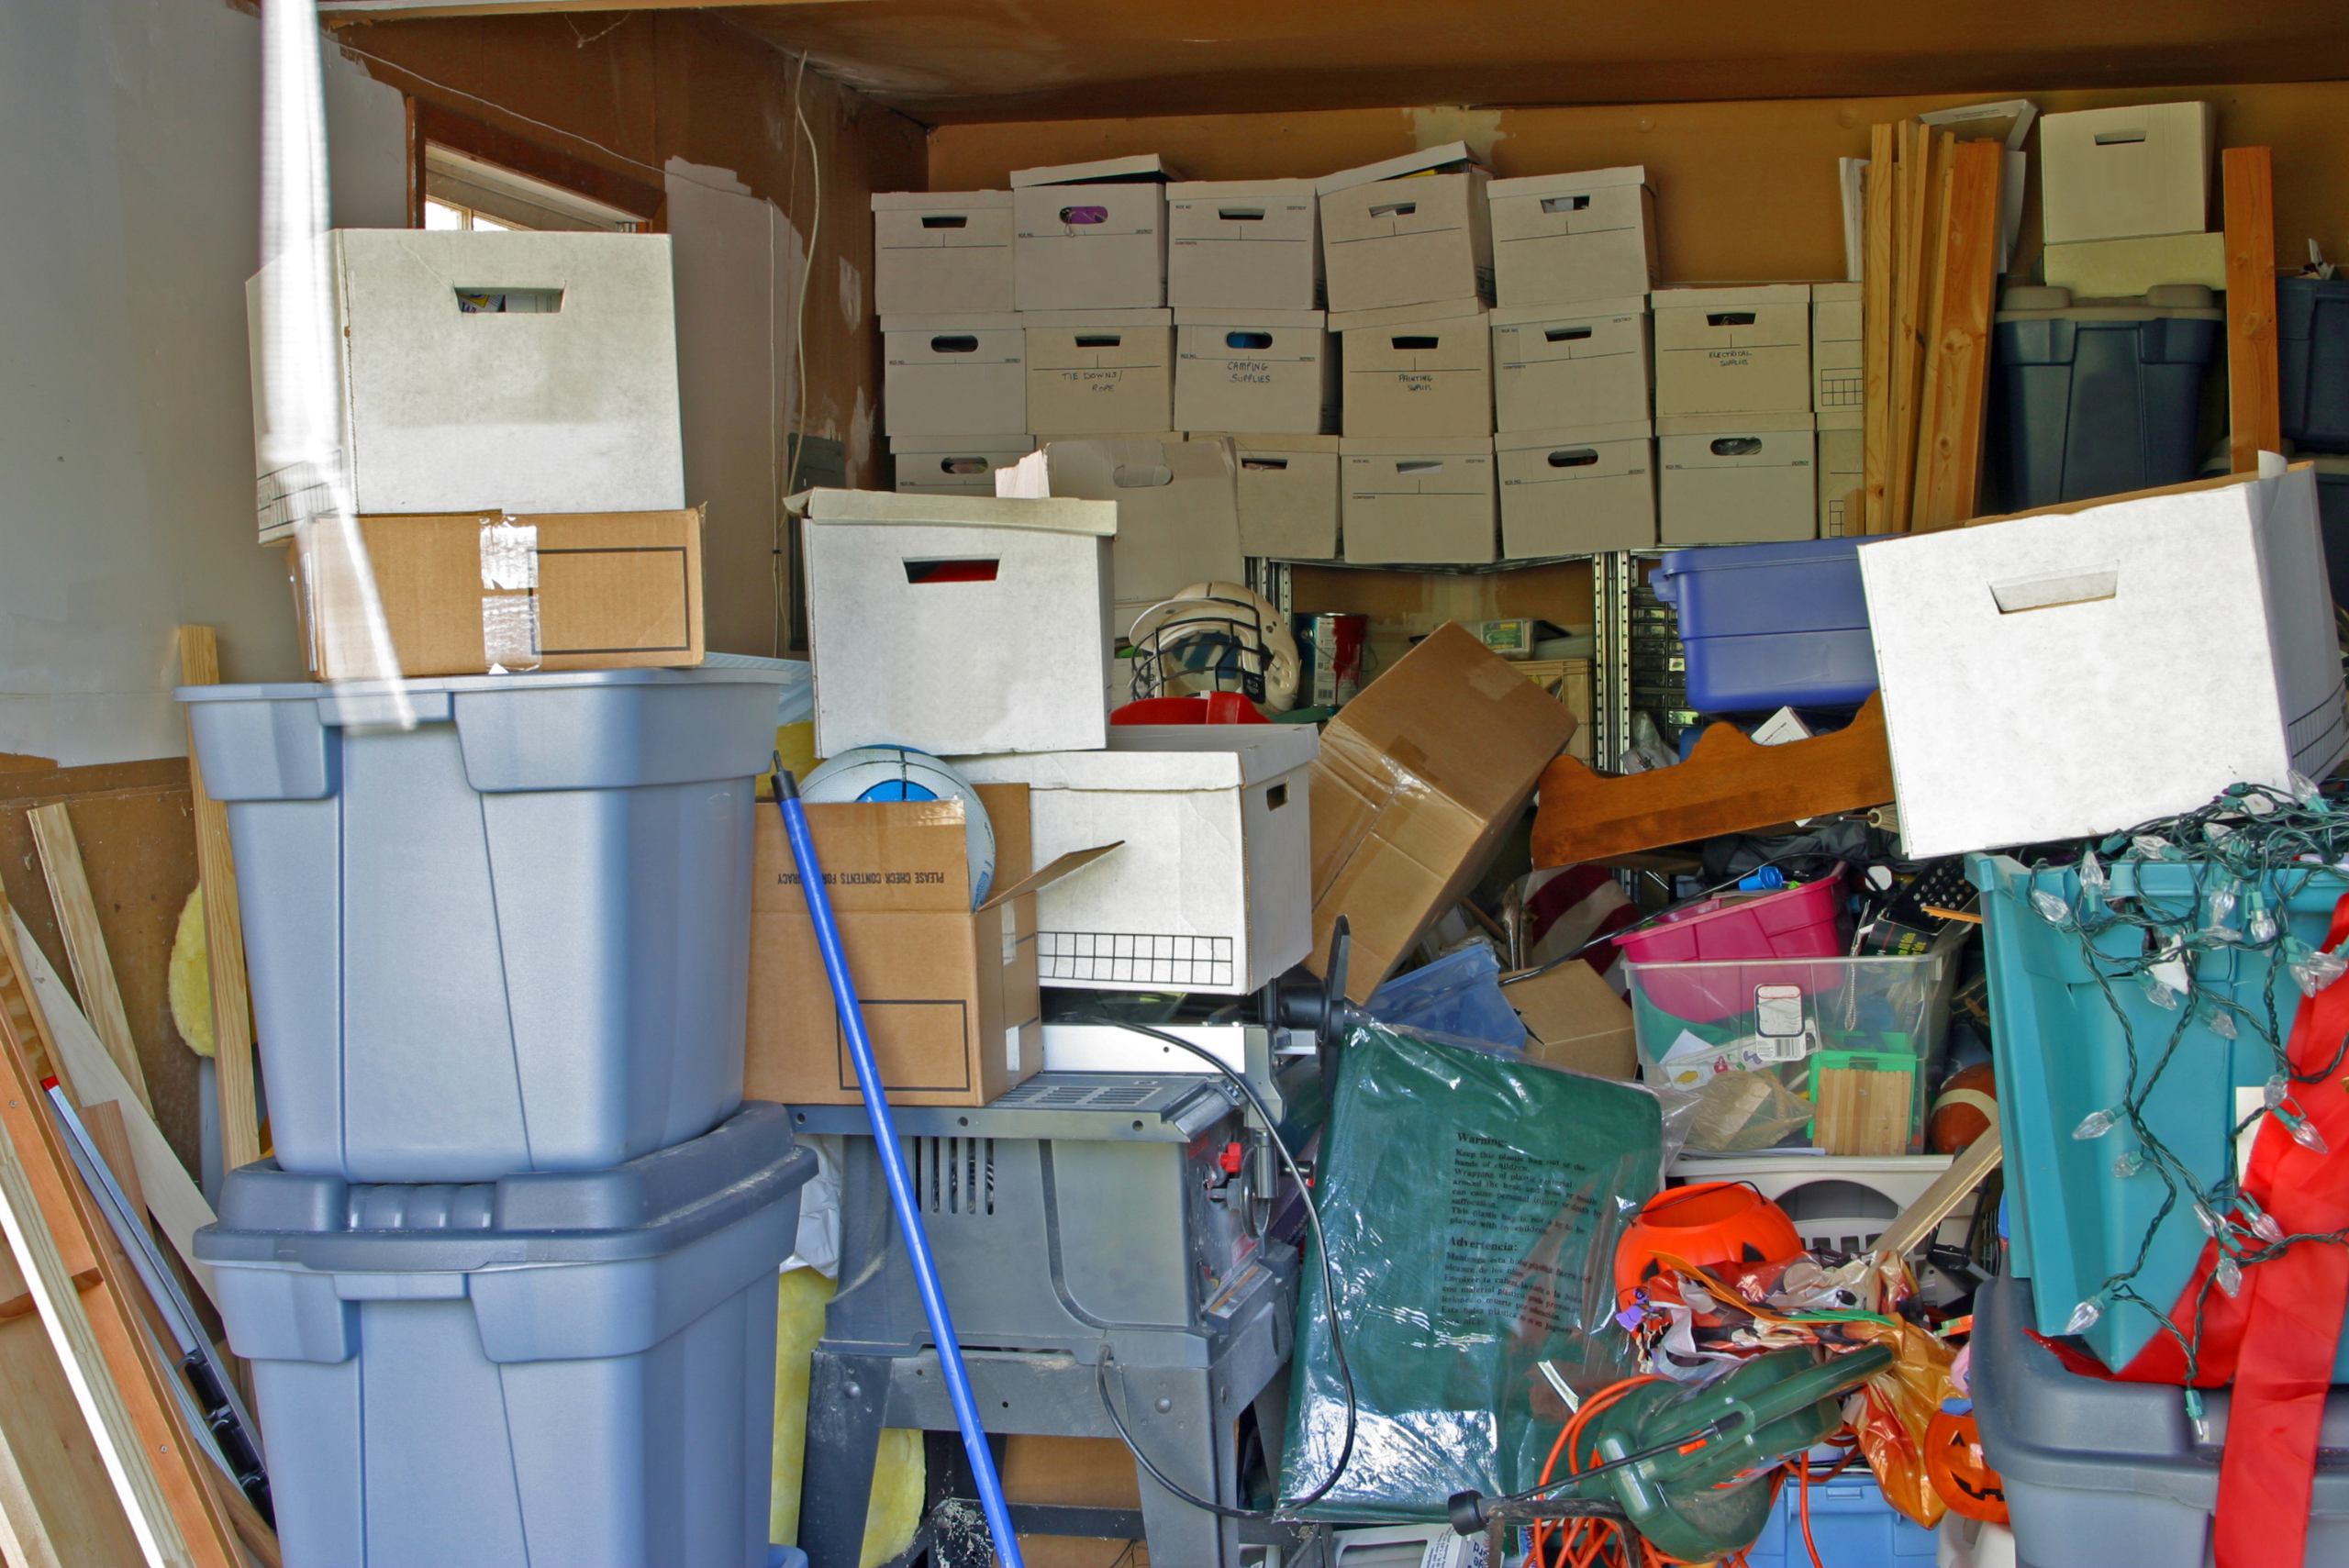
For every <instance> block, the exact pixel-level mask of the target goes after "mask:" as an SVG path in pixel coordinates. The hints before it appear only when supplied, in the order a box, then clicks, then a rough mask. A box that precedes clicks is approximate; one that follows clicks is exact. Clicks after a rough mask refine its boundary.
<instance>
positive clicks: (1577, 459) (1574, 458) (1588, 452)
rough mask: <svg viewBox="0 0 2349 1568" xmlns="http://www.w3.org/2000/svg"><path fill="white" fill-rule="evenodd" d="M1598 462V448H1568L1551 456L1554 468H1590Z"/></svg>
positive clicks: (1551, 463) (1551, 464)
mask: <svg viewBox="0 0 2349 1568" xmlns="http://www.w3.org/2000/svg"><path fill="white" fill-rule="evenodd" d="M1594 462H1598V448H1596V447H1568V448H1566V449H1564V450H1562V451H1554V452H1552V453H1551V454H1550V466H1551V467H1552V468H1588V467H1589V466H1590V465H1591V464H1592V463H1594Z"/></svg>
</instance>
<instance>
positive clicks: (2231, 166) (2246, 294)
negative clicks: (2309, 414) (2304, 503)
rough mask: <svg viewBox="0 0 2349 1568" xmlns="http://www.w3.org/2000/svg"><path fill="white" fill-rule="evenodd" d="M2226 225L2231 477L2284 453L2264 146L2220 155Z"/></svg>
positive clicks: (2271, 178) (2272, 225) (2270, 184)
mask: <svg viewBox="0 0 2349 1568" xmlns="http://www.w3.org/2000/svg"><path fill="white" fill-rule="evenodd" d="M2221 172H2222V177H2223V179H2224V182H2225V189H2226V225H2227V458H2228V466H2229V467H2230V468H2231V469H2232V471H2233V472H2234V473H2256V472H2258V469H2259V454H2260V453H2261V452H2263V451H2271V452H2273V451H2281V450H2284V424H2283V407H2282V396H2283V392H2282V388H2281V386H2280V385H2279V384H2278V382H2277V362H2276V195H2275V165H2274V161H2273V160H2271V159H2270V157H2269V155H2268V150H2267V149H2266V148H2265V147H2230V148H2228V149H2227V150H2226V151H2225V152H2224V153H2223V154H2221Z"/></svg>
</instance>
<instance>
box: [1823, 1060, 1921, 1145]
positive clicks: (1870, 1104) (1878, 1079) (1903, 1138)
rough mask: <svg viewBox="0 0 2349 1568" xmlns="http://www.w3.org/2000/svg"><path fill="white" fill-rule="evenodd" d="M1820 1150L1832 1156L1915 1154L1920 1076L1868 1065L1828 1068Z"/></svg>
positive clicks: (1825, 1080)
mask: <svg viewBox="0 0 2349 1568" xmlns="http://www.w3.org/2000/svg"><path fill="white" fill-rule="evenodd" d="M1817 1082H1818V1085H1819V1087H1818V1090H1817V1101H1818V1106H1819V1114H1818V1118H1817V1122H1816V1130H1817V1136H1818V1142H1819V1146H1820V1148H1821V1149H1824V1150H1825V1151H1827V1152H1828V1153H1830V1154H1858V1155H1870V1156H1876V1155H1889V1154H1906V1153H1908V1152H1909V1117H1910V1112H1911V1109H1912V1108H1913V1106H1915V1103H1916V1101H1915V1089H1916V1075H1915V1074H1914V1073H1898V1072H1883V1071H1878V1070H1876V1069H1873V1068H1866V1067H1828V1068H1822V1069H1820V1072H1819V1074H1818V1079H1817Z"/></svg>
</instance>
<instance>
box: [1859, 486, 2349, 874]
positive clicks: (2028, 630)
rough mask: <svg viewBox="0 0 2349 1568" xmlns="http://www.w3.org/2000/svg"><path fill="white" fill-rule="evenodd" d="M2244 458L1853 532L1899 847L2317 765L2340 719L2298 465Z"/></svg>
mask: <svg viewBox="0 0 2349 1568" xmlns="http://www.w3.org/2000/svg"><path fill="white" fill-rule="evenodd" d="M2260 461H2261V472H2260V473H2255V474H2251V473H2243V474H2236V475H2234V476H2232V478H2228V479H2222V480H2203V481H2199V482H2197V483H2193V484H2180V485H2176V486H2174V487H2172V488H2170V489H2167V490H2155V491H2151V492H2147V493H2145V494H2143V495H2136V496H2132V497H2122V498H2120V499H2115V500H2110V501H2102V502H2098V501H2084V502H2073V503H2069V504H2067V505H2065V506H2053V507H2048V508H2046V509H2044V510H2042V511H2038V512H2031V513H2025V514H2022V515H2021V516H2018V517H1986V518H1983V519H1981V520H1979V521H1977V522H1974V523H1969V524H1967V525H1966V526H1965V527H1963V528H1949V529H1945V530H1943V531H1942V532H1939V533H1931V534H1915V535H1907V536H1899V537H1895V538H1892V539H1878V540H1876V541H1875V542H1873V543H1871V544H1870V545H1869V546H1868V547H1867V549H1865V550H1862V551H1860V576H1861V580H1862V583H1863V584H1864V586H1865V589H1866V593H1867V606H1868V625H1869V627H1870V628H1871V631H1872V633H1873V635H1874V637H1875V639H1876V673H1877V675H1878V677H1879V678H1880V679H1881V680H1882V682H1883V685H1884V717H1885V725H1886V728H1887V730H1888V732H1889V734H1890V739H1891V745H1892V780H1893V784H1894V785H1895V787H1896V789H1897V790H1898V795H1899V800H1900V834H1901V840H1902V841H1903V843H1904V844H1905V845H1906V846H1907V848H1908V852H1909V853H1910V854H1912V855H1916V856H1920V857H1924V856H1931V855H1947V854H1955V853H1959V852H1961V851H1969V850H1987V849H1995V848H1999V847H2003V846H2006V845H2010V844H2034V843H2041V842H2043V841H2046V840H2054V839H2076V838H2080V837H2083V836H2086V835H2088V834H2096V833H2108V832H2115V831H2118V830H2120V829H2121V828H2127V827H2129V826H2131V825H2132V824H2133V823H2138V822H2143V821H2148V820H2150V819H2152V818H2154V817H2167V816H2171V815H2174V814H2176V813H2177V812H2181V811H2191V810H2194V809H2196V808H2197V807H2199V806H2203V805H2205V804H2207V803H2208V802H2209V801H2210V799H2211V798H2212V797H2213V796H2215V795H2218V794H2219V793H2220V792H2221V791H2222V790H2224V789H2225V788H2226V787H2227V786H2228V785H2230V784H2238V783H2250V784H2263V785H2268V786H2271V787H2275V788H2279V789H2281V788H2285V787H2287V786H2288V784H2289V774H2290V773H2291V772H2292V771H2293V770H2294V769H2298V770H2299V772H2300V773H2303V774H2305V775H2307V776H2308V777H2310V778H2312V779H2321V778H2323V777H2325V776H2326V775H2327V774H2328V773H2331V772H2332V768H2333V766H2334V764H2335V763H2337V762H2339V761H2340V760H2341V758H2342V756H2343V752H2344V751H2349V730H2344V719H2343V705H2342V686H2341V659H2340V649H2339V646H2338V643H2337V639H2336V637H2335V633H2334V629H2333V613H2332V594H2331V592H2330V591H2329V589H2328V588H2327V586H2326V579H2325V569H2324V545H2323V540H2322V537H2321V533H2320V532H2319V523H2318V511H2317V495H2316V475H2315V473H2314V471H2313V469H2312V468H2311V467H2310V465H2309V464H2306V463H2299V464H2294V465H2292V466H2291V467H2289V468H2288V469H2287V468H2286V467H2285V466H2284V463H2283V460H2282V459H2280V458H2277V457H2273V456H2272V455H2265V454H2264V455H2263V456H2262V458H2261V460H2260ZM1985 780H1996V781H1997V787H1995V788H1986V787H1984V783H1983V781H1985Z"/></svg>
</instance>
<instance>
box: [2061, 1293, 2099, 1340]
mask: <svg viewBox="0 0 2349 1568" xmlns="http://www.w3.org/2000/svg"><path fill="white" fill-rule="evenodd" d="M2103 1316H2104V1307H2103V1306H2102V1304H2100V1303H2099V1302H2097V1301H2095V1300H2093V1299H2091V1300H2087V1301H2083V1302H2081V1303H2080V1304H2079V1305H2078V1306H2077V1307H2073V1308H2072V1315H2071V1317H2069V1318H2065V1320H2064V1332H2065V1333H2066V1334H2085V1333H2087V1331H2088V1330H2089V1329H2093V1328H2095V1327H2096V1324H2097V1319H2098V1318H2101V1317H2103Z"/></svg>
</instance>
